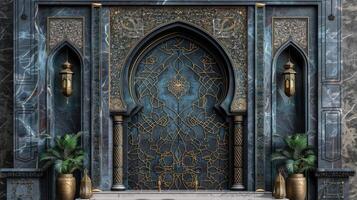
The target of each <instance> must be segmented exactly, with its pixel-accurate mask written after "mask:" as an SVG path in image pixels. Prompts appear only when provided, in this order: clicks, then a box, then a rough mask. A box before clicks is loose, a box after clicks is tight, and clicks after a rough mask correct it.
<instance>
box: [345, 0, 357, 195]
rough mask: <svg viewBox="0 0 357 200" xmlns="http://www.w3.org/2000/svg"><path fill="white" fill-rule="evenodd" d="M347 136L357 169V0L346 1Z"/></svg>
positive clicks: (354, 190)
mask: <svg viewBox="0 0 357 200" xmlns="http://www.w3.org/2000/svg"><path fill="white" fill-rule="evenodd" d="M342 12H343V19H342V36H343V37H342V38H343V41H342V51H343V52H342V56H343V57H342V59H343V81H344V82H343V98H342V99H343V119H342V128H343V138H342V151H343V154H342V155H343V161H344V163H343V164H344V167H349V168H351V169H354V170H357V148H356V147H357V132H356V131H357V86H356V85H357V32H356V30H357V15H356V13H357V1H356V0H344V1H343V7H342ZM350 180H351V189H350V199H357V176H354V177H351V179H350Z"/></svg>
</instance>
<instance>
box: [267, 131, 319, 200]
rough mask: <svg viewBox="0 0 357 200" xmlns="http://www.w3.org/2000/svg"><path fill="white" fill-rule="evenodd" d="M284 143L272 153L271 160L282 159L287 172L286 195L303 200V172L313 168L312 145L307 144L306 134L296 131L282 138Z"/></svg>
mask: <svg viewBox="0 0 357 200" xmlns="http://www.w3.org/2000/svg"><path fill="white" fill-rule="evenodd" d="M284 143H285V145H286V147H285V148H283V149H278V150H276V152H274V153H273V154H272V160H273V161H276V160H282V161H284V164H285V168H286V170H287V172H288V174H289V176H288V179H287V183H286V196H287V198H289V199H290V200H305V198H306V190H307V188H306V178H305V177H304V173H306V172H308V171H309V170H312V169H315V165H316V155H315V152H314V150H313V147H312V146H309V145H308V140H307V135H306V134H301V133H297V134H294V135H292V136H287V137H285V138H284Z"/></svg>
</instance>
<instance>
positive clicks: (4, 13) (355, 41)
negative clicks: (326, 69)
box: [0, 0, 357, 199]
mask: <svg viewBox="0 0 357 200" xmlns="http://www.w3.org/2000/svg"><path fill="white" fill-rule="evenodd" d="M12 6H13V0H0V102H1V103H0V113H1V115H0V138H1V139H0V168H1V167H11V161H12V151H11V150H12V127H13V121H12V116H13V115H12V110H13V106H12V105H13V101H12V100H13V98H12V97H13V89H12V81H13V76H12V74H13V70H12V69H13V67H12V65H13V62H12V44H13V43H12V38H13V35H12V30H13V28H12V25H13V22H12V21H13V17H12ZM342 9H343V21H342V27H343V30H342V34H343V37H342V38H343V42H342V48H343V55H342V56H343V57H342V58H343V67H344V69H343V70H344V73H343V80H344V86H343V89H344V90H343V98H342V99H343V122H342V123H343V124H342V128H343V145H342V148H343V158H344V167H349V168H352V169H355V170H357V168H356V165H357V148H356V147H357V133H356V130H357V106H356V103H357V101H356V100H357V87H356V85H357V32H356V29H357V15H356V14H355V13H356V12H357V1H356V0H343V8H342ZM351 187H352V188H351V190H350V191H351V192H350V193H351V199H357V176H355V177H352V178H351ZM3 191H4V188H3V184H2V182H1V179H0V199H3V198H4V196H3Z"/></svg>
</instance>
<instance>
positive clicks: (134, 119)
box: [112, 22, 244, 190]
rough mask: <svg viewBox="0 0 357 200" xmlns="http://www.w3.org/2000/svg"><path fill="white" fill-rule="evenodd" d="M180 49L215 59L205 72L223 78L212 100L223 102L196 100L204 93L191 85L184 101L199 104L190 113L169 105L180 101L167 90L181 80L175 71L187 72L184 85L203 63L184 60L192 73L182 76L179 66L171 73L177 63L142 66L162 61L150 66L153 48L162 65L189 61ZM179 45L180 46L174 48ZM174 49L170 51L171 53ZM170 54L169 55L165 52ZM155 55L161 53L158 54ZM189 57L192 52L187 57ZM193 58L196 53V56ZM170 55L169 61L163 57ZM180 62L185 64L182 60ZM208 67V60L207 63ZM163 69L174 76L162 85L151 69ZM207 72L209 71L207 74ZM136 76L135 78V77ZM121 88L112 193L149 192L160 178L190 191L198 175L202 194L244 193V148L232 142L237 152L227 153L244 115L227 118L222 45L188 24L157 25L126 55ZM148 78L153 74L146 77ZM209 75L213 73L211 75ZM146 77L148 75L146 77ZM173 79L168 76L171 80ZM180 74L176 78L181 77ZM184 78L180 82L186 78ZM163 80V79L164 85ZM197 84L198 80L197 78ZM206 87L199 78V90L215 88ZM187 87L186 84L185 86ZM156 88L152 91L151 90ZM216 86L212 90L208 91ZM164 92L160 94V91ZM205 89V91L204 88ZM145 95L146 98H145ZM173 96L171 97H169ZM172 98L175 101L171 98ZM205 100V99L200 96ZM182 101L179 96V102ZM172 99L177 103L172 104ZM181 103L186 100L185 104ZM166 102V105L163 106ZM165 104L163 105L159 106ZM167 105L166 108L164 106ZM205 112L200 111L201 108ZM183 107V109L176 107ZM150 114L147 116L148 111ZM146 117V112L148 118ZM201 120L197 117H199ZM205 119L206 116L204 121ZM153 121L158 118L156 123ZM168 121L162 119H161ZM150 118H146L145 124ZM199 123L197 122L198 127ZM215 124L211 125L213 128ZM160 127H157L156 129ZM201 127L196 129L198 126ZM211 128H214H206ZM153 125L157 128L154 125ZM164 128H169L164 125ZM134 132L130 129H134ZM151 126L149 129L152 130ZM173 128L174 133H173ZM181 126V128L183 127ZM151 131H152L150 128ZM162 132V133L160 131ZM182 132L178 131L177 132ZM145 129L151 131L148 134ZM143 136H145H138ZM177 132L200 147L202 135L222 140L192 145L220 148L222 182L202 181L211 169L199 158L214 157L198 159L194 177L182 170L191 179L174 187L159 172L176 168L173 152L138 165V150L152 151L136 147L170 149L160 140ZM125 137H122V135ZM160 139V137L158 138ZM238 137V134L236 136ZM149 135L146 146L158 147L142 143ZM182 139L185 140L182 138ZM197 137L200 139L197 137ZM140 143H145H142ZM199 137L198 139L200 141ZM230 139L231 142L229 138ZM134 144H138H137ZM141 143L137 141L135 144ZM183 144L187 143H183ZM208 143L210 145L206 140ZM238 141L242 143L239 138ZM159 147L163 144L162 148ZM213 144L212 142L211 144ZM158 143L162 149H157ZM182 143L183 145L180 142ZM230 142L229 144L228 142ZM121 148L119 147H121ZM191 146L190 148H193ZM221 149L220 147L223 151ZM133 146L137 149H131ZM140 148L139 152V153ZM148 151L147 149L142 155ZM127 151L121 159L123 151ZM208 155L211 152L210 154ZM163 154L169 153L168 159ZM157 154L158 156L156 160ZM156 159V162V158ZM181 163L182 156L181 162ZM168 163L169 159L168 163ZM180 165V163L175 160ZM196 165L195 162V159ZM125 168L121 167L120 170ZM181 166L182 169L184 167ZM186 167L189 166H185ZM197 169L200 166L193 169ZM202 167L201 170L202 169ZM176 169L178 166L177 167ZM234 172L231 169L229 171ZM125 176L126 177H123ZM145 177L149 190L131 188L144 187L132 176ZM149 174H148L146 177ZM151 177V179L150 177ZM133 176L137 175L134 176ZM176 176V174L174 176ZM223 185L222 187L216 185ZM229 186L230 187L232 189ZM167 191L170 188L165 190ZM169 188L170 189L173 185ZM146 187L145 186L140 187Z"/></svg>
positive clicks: (229, 87) (230, 84) (227, 75)
mask: <svg viewBox="0 0 357 200" xmlns="http://www.w3.org/2000/svg"><path fill="white" fill-rule="evenodd" d="M182 45H186V46H185V48H186V47H187V49H190V48H191V47H192V48H195V47H196V46H198V47H199V49H201V50H202V52H205V53H202V52H201V53H202V54H201V56H200V57H197V58H199V59H198V60H199V61H198V60H196V61H198V62H201V61H202V58H203V57H205V56H203V55H206V54H207V55H209V56H210V57H212V60H214V63H215V64H213V65H214V66H213V65H212V66H207V68H214V69H215V70H217V71H215V72H214V73H216V74H219V77H220V78H221V79H222V82H219V81H218V82H219V83H218V85H217V87H219V86H220V85H223V86H224V90H222V91H221V90H219V89H218V90H217V93H214V92H212V93H211V94H212V95H211V96H215V95H217V94H218V95H221V96H222V97H220V98H216V100H217V101H211V100H207V101H206V100H205V99H203V100H202V101H199V100H198V99H199V98H200V97H202V95H200V94H199V95H197V94H195V93H200V91H202V90H201V89H202V88H201V89H200V88H199V87H197V88H195V87H196V86H195V84H196V83H192V85H190V87H191V86H192V87H191V88H190V89H188V90H191V91H190V94H189V95H191V96H189V98H187V99H186V100H187V101H190V100H191V101H192V102H194V103H192V104H191V105H197V106H193V107H192V110H191V107H190V109H186V108H187V107H184V106H183V108H184V109H183V110H185V111H187V110H188V111H189V112H188V113H183V114H182V113H180V114H178V113H179V112H181V111H178V110H179V107H180V106H182V105H183V104H180V105H178V104H179V103H178V104H175V103H173V104H172V105H171V103H172V102H170V100H169V99H170V98H171V99H172V101H173V102H174V101H176V103H177V102H178V101H180V100H178V97H177V96H180V95H177V96H176V95H175V94H173V93H174V92H172V91H171V90H170V88H169V85H170V83H172V82H173V80H175V81H177V80H178V79H181V78H177V77H179V76H178V75H177V74H179V73H178V71H180V73H186V77H184V78H185V79H186V80H188V82H189V81H190V80H192V79H190V77H193V76H195V74H196V75H197V74H199V73H198V72H197V71H195V70H194V69H193V68H197V67H198V68H200V67H201V69H203V68H204V66H206V64H207V63H204V62H201V63H200V64H197V63H195V62H194V61H193V60H195V59H197V58H191V59H192V60H191V61H192V63H191V61H188V63H189V64H187V63H186V64H184V65H186V67H187V66H188V65H191V66H189V67H187V68H191V69H190V70H191V71H194V72H192V74H189V73H187V72H185V70H182V71H181V69H183V68H185V67H182V66H181V65H180V66H179V67H178V68H175V67H174V66H175V65H176V64H173V63H171V65H172V66H170V67H167V68H166V67H165V66H166V64H162V65H161V63H159V64H157V63H155V66H154V67H155V68H152V69H150V67H148V68H147V69H144V70H143V69H140V67H143V66H145V65H152V64H150V62H155V59H157V60H160V59H161V58H160V56H157V57H156V58H155V59H154V61H153V60H150V59H149V57H150V56H148V55H151V53H152V52H154V51H156V50H157V49H156V48H159V49H160V51H162V53H163V55H164V57H165V56H166V57H165V58H163V59H162V60H161V61H163V62H166V61H167V60H170V59H171V58H172V56H173V57H175V59H177V60H181V59H183V58H182V57H188V55H183V54H185V52H184V51H186V49H185V48H184V50H182V49H183V47H182ZM178 46H180V47H178ZM166 47H169V48H171V49H169V50H167V49H165V48H166ZM172 47H174V48H172ZM176 47H177V48H180V50H173V49H175V48H176ZM166 50H167V51H170V53H167V52H165V51H166ZM158 51H159V50H158ZM176 53H177V54H180V55H182V56H178V55H176ZM190 53H191V52H190ZM194 53H196V51H194ZM167 54H169V56H168V55H167ZM179 62H183V61H182V60H181V61H179ZM208 62H210V61H208ZM207 65H211V64H207ZM161 67H163V68H164V69H163V70H168V71H169V70H172V68H175V70H172V72H173V73H177V74H175V75H172V74H165V75H164V76H161V75H160V76H161V77H163V78H164V79H165V80H164V81H157V80H156V79H157V77H155V73H156V72H155V70H157V69H158V68H159V69H160V68H161ZM210 70H211V69H210ZM138 71H139V74H138ZM153 71H154V72H153ZM122 72H123V73H122V81H123V83H122V85H123V86H124V87H123V90H122V93H123V94H122V96H123V98H124V102H125V104H126V110H125V111H124V112H120V113H118V112H113V113H112V115H113V130H114V131H113V137H114V145H113V146H114V147H113V152H116V153H115V154H114V160H115V161H116V162H114V163H113V168H114V171H113V174H115V176H114V177H113V186H112V189H113V190H122V189H125V186H124V185H126V186H128V188H129V189H153V188H155V187H156V185H155V184H156V183H155V181H157V180H158V179H159V177H160V178H163V180H162V181H163V184H164V185H165V186H166V187H168V188H171V189H193V188H194V185H192V183H193V182H194V180H193V179H194V177H195V176H196V175H197V176H198V178H199V179H200V180H201V178H202V177H203V178H202V180H204V182H202V184H203V183H207V184H206V185H204V186H205V187H206V189H229V188H232V189H238V190H242V189H244V186H243V178H242V175H243V160H242V156H241V155H242V154H243V152H242V149H243V148H242V146H243V144H240V143H239V142H238V143H234V147H233V148H237V149H235V150H234V152H237V153H235V154H234V155H233V156H231V154H230V153H229V151H230V150H229V149H230V148H229V146H230V144H229V143H230V141H233V138H232V137H233V136H232V135H234V137H243V116H234V117H232V118H234V119H233V120H232V121H231V119H230V118H228V117H229V116H232V113H230V109H229V108H230V104H231V101H232V99H233V96H234V87H235V86H234V82H235V80H234V72H233V69H232V65H231V61H230V59H229V57H228V55H227V54H226V52H225V51H224V49H223V48H222V47H221V45H220V44H219V43H218V42H217V41H216V40H215V39H214V38H213V37H211V36H210V35H209V34H208V33H206V32H204V31H202V30H201V29H199V28H197V27H195V26H194V25H191V24H187V23H184V22H174V23H170V24H166V25H164V26H161V27H159V28H157V29H155V30H154V31H152V32H151V33H149V34H148V35H146V36H145V37H144V39H142V40H141V41H139V42H138V43H137V45H136V46H135V48H134V49H132V51H131V52H130V53H129V56H128V57H127V59H126V62H125V64H124V69H123V71H122ZM212 72H213V71H212V70H211V71H210V72H209V73H212ZM151 73H152V75H150V74H151ZM214 73H212V74H214ZM148 74H149V75H148ZM171 75H172V76H171ZM181 75H182V74H180V76H181ZM184 78H182V79H184ZM140 79H155V80H150V81H151V82H150V83H146V82H145V83H140V84H137V82H138V81H140ZM166 79H167V80H166ZM196 81H197V79H196ZM206 81H207V82H205V80H203V79H202V81H200V85H201V86H202V85H205V86H203V88H205V87H206V85H207V87H209V85H210V84H211V85H214V84H212V82H210V81H211V80H209V79H207V80H206ZM158 82H160V83H159V84H157V83H158ZM180 83H184V84H185V83H186V81H185V80H180ZM189 84H190V83H189ZM154 85H155V86H154ZM141 86H142V87H144V89H143V90H142V91H139V92H138V90H140V89H142V88H141ZM151 86H153V87H156V88H155V89H154V90H155V91H153V92H147V91H146V90H149V89H150V88H151ZM212 87H214V86H212ZM163 88H164V89H163ZM205 89H207V88H205ZM163 90H166V94H162V93H161V92H162V91H163ZM145 92H147V93H145ZM156 93H160V94H156ZM169 93H171V94H169ZM148 94H150V95H152V94H155V95H156V96H157V97H159V98H161V99H160V100H158V99H159V98H157V97H156V96H155V98H152V99H151V100H149V101H147V102H145V101H143V100H142V97H143V96H144V95H148ZM175 96H176V98H175ZM203 96H204V95H203ZM180 98H181V97H180ZM174 99H175V100H174ZM186 100H185V101H186ZM208 101H211V102H214V104H213V103H212V104H210V105H209V106H208V107H207V108H206V107H204V106H201V104H202V105H203V104H205V105H206V106H207V102H208ZM163 102H164V103H163ZM163 105H166V106H163ZM167 105H170V106H167ZM161 107H165V109H166V110H160V111H159V112H155V113H154V114H153V113H151V110H152V109H157V108H161ZM203 107H204V108H203ZM180 108H181V107H180ZM195 109H202V110H204V109H207V110H209V113H208V114H207V113H206V114H207V116H206V114H202V113H199V114H198V115H196V114H197V113H195ZM148 110H150V111H148ZM142 112H146V113H144V114H142ZM149 112H150V113H149ZM123 116H125V119H124V120H123ZM197 116H199V117H197ZM202 116H205V117H206V118H205V117H202ZM155 117H156V118H155ZM165 117H166V118H165ZM180 117H186V118H185V119H183V120H182V119H178V118H180ZM190 117H192V118H194V117H196V118H195V120H191V121H190V120H189V119H188V118H190ZM149 118H150V119H149ZM170 120H172V121H174V122H172V121H171V122H170ZM200 121H201V122H200ZM229 121H231V122H233V123H229ZM181 122H182V123H186V125H187V124H189V123H192V126H191V124H190V126H191V127H189V128H187V129H185V130H183V129H184V128H177V127H181V126H179V125H178V124H179V123H181ZM212 122H213V123H212ZM158 123H160V124H159V125H158ZM200 123H201V124H202V125H199V124H200ZM210 123H212V124H210ZM155 124H156V125H155ZM167 124H168V125H167ZM154 125H155V127H156V128H155V129H156V130H155V131H154V130H151V128H152V127H153V126H154ZM132 127H134V128H132ZM150 127H151V128H150ZM175 127H176V128H175ZM182 127H185V126H182ZM152 129H154V128H152ZM159 129H160V130H159ZM181 129H182V130H181ZM204 129H207V130H208V129H212V131H213V132H212V133H211V134H209V133H208V132H207V131H206V132H205V131H203V130H204ZM213 129H217V130H213ZM147 130H149V131H147ZM232 130H234V133H230V132H232ZM145 131H146V132H150V133H146V132H145ZM142 132H145V133H142ZM171 132H172V133H177V134H178V135H180V137H181V136H182V137H187V138H189V137H192V138H193V139H194V140H190V141H196V142H198V143H200V142H205V141H206V140H204V139H207V138H205V135H211V136H213V135H215V134H216V135H217V137H221V138H220V139H217V140H212V138H211V139H210V140H212V141H213V143H212V144H209V145H208V143H207V144H204V145H196V146H205V148H206V147H207V148H213V149H216V150H217V149H220V150H222V152H221V153H220V154H219V155H220V156H223V157H224V158H222V160H221V161H217V162H214V163H219V166H218V168H219V170H218V171H221V172H222V174H220V175H219V176H220V177H216V180H215V181H217V183H216V184H211V183H208V182H209V181H208V180H206V178H207V177H208V176H207V171H209V170H208V169H207V168H209V167H212V166H209V165H208V164H207V163H205V162H204V161H202V160H203V159H202V158H203V157H212V158H213V157H214V158H215V159H221V158H218V157H219V156H213V155H205V156H203V157H197V160H200V161H201V162H203V164H202V163H200V164H199V166H200V167H199V168H202V169H201V170H199V169H198V171H199V172H197V174H195V173H196V172H194V171H196V170H197V169H190V170H185V171H188V172H190V173H189V174H187V176H185V178H183V179H182V180H180V181H179V182H180V184H178V185H177V182H175V180H174V179H172V177H171V178H170V175H169V174H171V172H174V171H170V173H169V172H166V171H164V172H163V171H162V169H167V167H165V165H166V164H167V163H176V162H172V159H173V158H172V157H170V152H172V151H171V150H170V151H169V149H166V150H167V151H166V150H163V151H164V153H162V152H161V151H162V150H161V149H160V150H158V154H155V152H154V153H152V154H150V155H148V157H151V158H153V161H150V162H149V161H145V163H146V164H145V165H140V164H139V163H140V162H144V161H142V160H140V159H141V158H139V157H143V156H144V157H145V155H144V154H145V153H138V152H137V151H140V152H145V151H146V150H147V151H150V150H148V149H150V148H149V147H142V148H139V147H140V145H144V146H145V145H157V147H158V148H159V147H160V148H161V147H163V148H165V146H167V144H163V143H166V142H169V143H170V142H171V143H170V144H173V141H171V140H164V142H163V141H161V138H165V137H168V138H169V137H170V138H171V137H172V138H173V137H176V136H177V135H176V136H175V135H174V134H173V135H174V136H172V134H171V135H170V133H171ZM123 133H124V134H123ZM160 134H161V135H160ZM237 134H238V135H237ZM148 135H149V136H151V135H153V137H152V138H148V141H151V142H152V141H154V140H156V139H157V140H158V141H159V142H158V143H157V144H151V143H150V144H148V141H146V139H145V138H144V137H145V136H148ZM183 135H184V136H183ZM196 136H198V137H196ZM117 138H123V139H122V140H119V139H117ZM138 138H139V139H138ZM140 138H144V139H143V140H140ZM198 138H201V139H202V140H201V139H198ZM228 138H230V139H228ZM137 140H138V141H137ZM139 140H140V141H139ZM122 141H125V142H124V143H122ZM186 141H187V140H186ZM207 141H209V140H207ZM239 141H243V140H242V139H241V140H239ZM135 142H138V144H134V143H135ZM162 142H163V143H162ZM214 142H216V143H214ZM159 143H160V144H159ZM181 143H183V142H182V141H181ZM231 143H233V142H231ZM215 144H217V145H218V144H221V147H218V146H217V147H215V146H214V145H215ZM122 146H123V148H122ZM183 146H186V147H185V148H184V149H187V148H189V146H190V145H189V144H188V143H185V145H184V144H177V145H176V147H177V148H176V149H180V148H181V147H182V148H183ZM193 146H194V145H193ZM223 146H224V147H223ZM133 147H135V148H133ZM140 149H141V150H140ZM145 149H146V150H145ZM123 150H124V152H128V153H125V154H123V153H122V152H123ZM189 152H191V153H195V152H196V153H197V152H201V151H197V150H195V149H191V150H190V151H189ZM202 152H203V151H202ZM206 152H209V151H208V149H207V151H206ZM146 153H147V154H149V153H148V152H146ZM166 153H167V154H166ZM185 153H186V152H185V151H184V150H182V149H181V150H180V152H176V150H175V156H177V157H180V156H184V155H186V154H185ZM120 155H123V157H121V156H120ZM157 155H159V156H157ZM135 156H136V157H138V158H137V159H136V158H135V159H136V160H135V159H132V158H133V157H135ZM166 157H168V158H167V160H166V161H163V162H162V163H161V161H162V160H161V158H162V159H163V160H165V159H166ZM232 157H234V160H236V162H234V163H237V164H235V165H234V169H233V170H230V168H229V167H228V166H230V163H231V162H230V161H229V160H231V159H233V158H232ZM159 158H160V159H159ZM180 158H181V157H180ZM121 159H123V161H120V160H121ZM170 159H171V160H170ZM179 160H180V159H179ZM182 160H184V158H183V157H182ZM195 160H196V159H195ZM123 163H125V164H124V166H123ZM140 166H143V167H148V168H147V169H144V170H143V171H140V170H141V168H140V169H136V167H140ZM182 166H183V165H182ZM186 166H187V165H186ZM192 166H195V167H197V166H198V165H192ZM202 166H203V167H202ZM171 167H172V169H176V167H178V166H171ZM178 168H179V167H178ZM232 168H233V166H232ZM133 169H134V172H135V173H130V170H133ZM232 171H233V172H234V175H232V174H231V173H232ZM123 173H124V174H125V175H124V174H123ZM144 173H145V174H147V176H150V177H151V179H150V181H149V182H150V183H146V184H147V185H148V187H146V186H143V185H141V186H137V187H136V186H135V185H136V184H135V183H140V182H142V180H139V179H140V177H136V176H135V175H138V174H144ZM148 173H150V174H148ZM151 173H153V174H151ZM131 176H135V177H132V178H131ZM122 177H125V179H123V178H122ZM175 177H176V175H175ZM232 179H234V181H232ZM219 181H222V182H219ZM230 183H231V184H230ZM167 184H168V185H169V186H168V185H167ZM171 184H173V185H171ZM144 185H145V184H144Z"/></svg>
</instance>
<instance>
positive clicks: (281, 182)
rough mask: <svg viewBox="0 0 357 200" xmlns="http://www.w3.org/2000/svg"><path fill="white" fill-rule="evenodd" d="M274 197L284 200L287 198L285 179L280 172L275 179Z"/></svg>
mask: <svg viewBox="0 0 357 200" xmlns="http://www.w3.org/2000/svg"><path fill="white" fill-rule="evenodd" d="M273 196H274V197H275V198H276V199H284V198H285V197H286V188H285V179H284V177H283V175H281V172H280V171H279V173H278V175H277V176H276V178H275V183H274V191H273Z"/></svg>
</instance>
